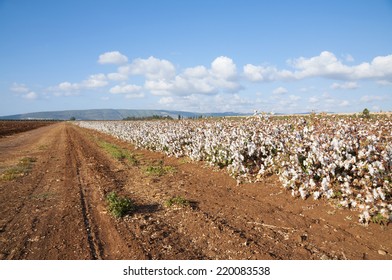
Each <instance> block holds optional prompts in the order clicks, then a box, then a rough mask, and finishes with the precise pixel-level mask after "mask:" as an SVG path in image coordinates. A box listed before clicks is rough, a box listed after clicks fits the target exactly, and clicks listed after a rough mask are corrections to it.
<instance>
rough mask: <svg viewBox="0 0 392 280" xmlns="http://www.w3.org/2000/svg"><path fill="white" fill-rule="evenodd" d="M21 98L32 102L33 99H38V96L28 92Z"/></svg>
mask: <svg viewBox="0 0 392 280" xmlns="http://www.w3.org/2000/svg"><path fill="white" fill-rule="evenodd" d="M23 98H25V99H29V100H34V99H37V98H38V94H36V93H35V92H34V91H30V92H29V93H26V94H24V95H23Z"/></svg>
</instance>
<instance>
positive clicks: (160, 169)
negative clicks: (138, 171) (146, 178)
mask: <svg viewBox="0 0 392 280" xmlns="http://www.w3.org/2000/svg"><path fill="white" fill-rule="evenodd" d="M175 171H176V168H175V167H173V166H168V165H163V161H159V164H158V165H150V166H147V168H146V173H147V174H148V175H152V176H162V175H165V174H167V173H174V172H175Z"/></svg>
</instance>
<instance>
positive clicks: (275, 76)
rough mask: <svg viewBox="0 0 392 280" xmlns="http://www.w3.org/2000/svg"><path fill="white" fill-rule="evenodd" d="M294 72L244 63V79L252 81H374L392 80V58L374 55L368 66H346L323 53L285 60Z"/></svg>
mask: <svg viewBox="0 0 392 280" xmlns="http://www.w3.org/2000/svg"><path fill="white" fill-rule="evenodd" d="M287 62H288V64H289V66H291V67H292V68H293V70H286V69H283V70H279V69H277V68H276V67H273V66H267V67H264V66H256V65H252V64H246V65H245V66H244V69H243V72H244V76H245V77H246V78H247V79H248V80H250V81H253V82H263V81H275V80H287V79H297V80H301V79H306V78H311V77H321V78H329V79H337V80H362V79H375V80H385V81H392V66H391V65H392V55H387V56H377V57H375V58H374V59H373V60H372V61H371V62H370V63H369V62H364V63H361V64H358V65H353V66H348V65H345V64H344V63H343V62H342V61H341V60H339V59H338V58H337V57H336V56H335V55H334V54H333V53H331V52H328V51H323V52H321V53H320V55H318V56H314V57H310V58H305V57H300V58H297V59H291V60H288V61H287Z"/></svg>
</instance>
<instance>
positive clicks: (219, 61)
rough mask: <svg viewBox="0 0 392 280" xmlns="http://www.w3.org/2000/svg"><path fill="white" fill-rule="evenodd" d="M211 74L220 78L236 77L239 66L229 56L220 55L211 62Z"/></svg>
mask: <svg viewBox="0 0 392 280" xmlns="http://www.w3.org/2000/svg"><path fill="white" fill-rule="evenodd" d="M211 74H212V75H213V76H215V77H217V78H218V79H222V80H230V79H233V78H235V77H236V75H237V67H236V65H235V64H234V62H233V60H232V59H231V58H229V57H227V56H219V57H217V58H216V59H215V60H214V61H213V62H212V63H211Z"/></svg>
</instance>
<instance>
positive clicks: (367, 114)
mask: <svg viewBox="0 0 392 280" xmlns="http://www.w3.org/2000/svg"><path fill="white" fill-rule="evenodd" d="M362 116H363V117H364V118H366V119H368V118H370V111H369V109H368V108H365V109H363V111H362Z"/></svg>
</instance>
